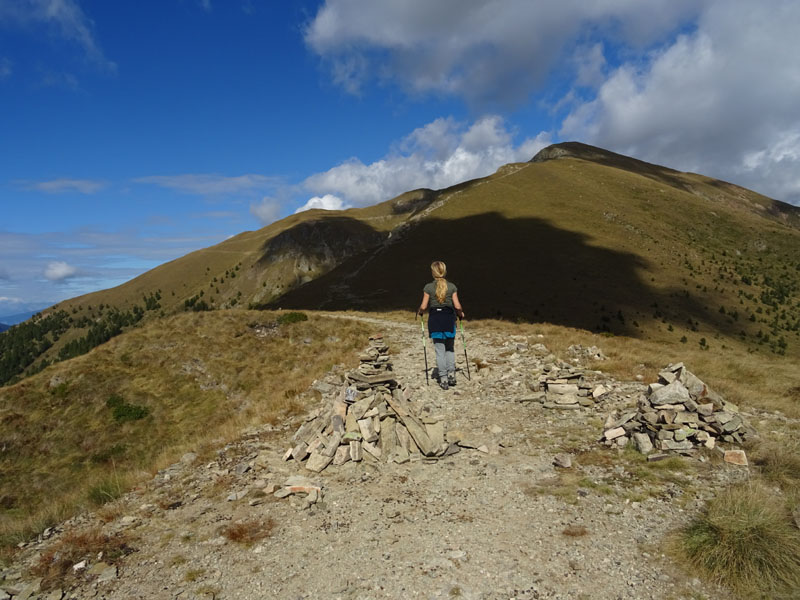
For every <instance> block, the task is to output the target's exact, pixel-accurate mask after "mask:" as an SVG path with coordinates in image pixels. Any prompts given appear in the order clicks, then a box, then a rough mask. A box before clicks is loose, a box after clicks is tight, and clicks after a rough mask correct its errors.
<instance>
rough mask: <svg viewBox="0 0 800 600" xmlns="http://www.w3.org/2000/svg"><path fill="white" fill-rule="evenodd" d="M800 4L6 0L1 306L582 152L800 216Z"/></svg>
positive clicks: (771, 0) (2, 23)
mask: <svg viewBox="0 0 800 600" xmlns="http://www.w3.org/2000/svg"><path fill="white" fill-rule="evenodd" d="M798 30H800V3H797V2H792V1H788V0H787V1H782V0H768V1H764V2H759V3H754V2H749V1H745V0H741V1H739V0H691V1H690V0H669V1H667V0H651V1H649V2H646V3H643V2H640V1H639V0H597V1H596V2H590V3H589V2H583V1H579V0H562V1H560V2H558V3H553V2H545V1H535V0H485V1H477V0H439V1H437V2H430V1H429V0H427V1H423V0H402V1H401V0H387V1H385V2H375V1H374V0H327V1H323V2H321V1H313V2H312V1H292V2H274V1H267V0H228V1H225V2H223V1H222V0H158V1H155V0H152V1H148V0H138V1H137V2H130V1H129V2H125V1H122V0H120V1H115V2H108V1H105V0H0V157H1V158H0V207H1V208H0V218H1V219H2V220H0V315H3V314H11V313H14V312H21V311H22V310H25V309H26V308H27V307H34V308H38V307H42V306H45V305H47V304H50V303H52V302H55V301H58V300H61V299H64V298H67V297H71V296H75V295H78V294H82V293H86V292H89V291H93V290H96V289H101V288H105V287H110V286H113V285H117V284H119V283H122V282H124V281H126V280H127V279H129V278H131V277H133V276H135V275H137V274H139V273H141V272H143V271H145V270H147V269H150V268H152V267H154V266H156V265H158V264H160V263H162V262H164V261H167V260H171V259H173V258H176V257H178V256H181V255H183V254H186V253H187V252H190V251H191V250H194V249H197V248H201V247H205V246H209V245H212V244H214V243H217V242H219V241H222V240H224V239H225V238H226V237H228V236H230V235H233V234H236V233H239V232H241V231H244V230H251V229H257V228H259V227H262V226H264V225H265V224H268V223H270V222H272V221H274V220H276V219H279V218H281V217H284V216H286V215H288V214H291V213H293V212H295V211H297V210H299V209H302V208H304V207H322V208H339V207H349V206H365V205H369V204H373V203H376V202H381V201H383V200H386V199H388V198H391V197H393V196H394V195H397V194H399V193H401V192H403V191H405V190H408V189H413V188H415V187H422V186H425V187H432V188H438V187H445V186H447V185H451V184H453V183H457V182H458V181H463V180H465V179H469V178H472V177H478V176H482V175H487V174H489V173H491V172H493V171H494V170H495V169H496V168H497V167H498V166H500V165H502V164H505V163H507V162H512V161H520V160H529V159H530V158H531V157H532V156H533V154H535V153H536V151H538V150H539V149H541V148H542V147H544V146H545V145H547V144H549V143H552V142H558V141H565V140H579V141H584V142H587V143H592V144H596V145H599V146H603V147H606V148H609V149H612V150H615V151H618V152H623V153H626V154H632V155H635V156H637V157H639V158H643V159H645V160H650V161H653V162H658V163H661V164H666V165H668V166H671V167H674V168H678V169H683V170H692V171H698V172H702V173H704V174H707V175H711V176H715V177H719V178H722V179H726V180H729V181H733V182H736V183H740V184H742V185H745V186H747V187H750V188H753V189H755V190H757V191H760V192H762V193H765V194H767V195H770V196H772V197H775V198H778V199H782V200H785V201H789V202H792V203H795V204H798V203H800V168H799V167H800V102H798V101H797V98H800V61H798V60H797V58H796V57H797V56H800V44H798V42H797V41H795V38H796V37H797V36H796V32H797V31H798Z"/></svg>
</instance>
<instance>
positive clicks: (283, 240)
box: [258, 216, 386, 266]
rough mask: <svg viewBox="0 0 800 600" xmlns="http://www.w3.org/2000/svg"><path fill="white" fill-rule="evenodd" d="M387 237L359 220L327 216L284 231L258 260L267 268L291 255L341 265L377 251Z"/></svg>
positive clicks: (268, 243)
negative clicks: (365, 253)
mask: <svg viewBox="0 0 800 600" xmlns="http://www.w3.org/2000/svg"><path fill="white" fill-rule="evenodd" d="M385 238H386V234H385V233H381V232H378V231H375V229H373V228H372V227H370V226H369V225H368V224H366V223H364V222H363V221H359V220H358V219H353V218H350V217H341V216H330V217H329V216H323V217H320V218H317V219H314V220H313V221H306V222H302V223H299V224H297V225H295V226H294V227H291V228H290V229H287V230H286V231H282V232H281V233H279V234H278V235H276V236H275V237H274V238H272V239H270V240H267V241H266V242H265V243H264V245H263V246H262V248H261V251H262V255H261V257H260V258H259V260H258V263H259V264H260V265H262V266H263V265H264V264H266V263H268V262H270V261H272V260H276V259H278V258H281V257H283V256H285V255H286V254H290V255H293V256H297V257H300V256H303V257H306V258H309V259H314V260H315V261H316V262H320V263H328V264H339V263H340V262H342V261H343V260H344V259H346V258H348V257H350V256H353V255H356V254H359V253H361V252H364V251H365V250H367V249H369V248H374V247H375V246H376V245H378V244H380V243H381V242H382V241H383V240H384V239H385Z"/></svg>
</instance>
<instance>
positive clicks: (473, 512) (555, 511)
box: [65, 319, 723, 600]
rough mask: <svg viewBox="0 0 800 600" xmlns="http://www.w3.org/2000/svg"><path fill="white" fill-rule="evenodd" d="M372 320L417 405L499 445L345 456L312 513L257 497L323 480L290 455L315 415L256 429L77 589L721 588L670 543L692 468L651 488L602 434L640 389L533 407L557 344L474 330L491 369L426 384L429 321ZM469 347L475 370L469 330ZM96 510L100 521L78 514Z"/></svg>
mask: <svg viewBox="0 0 800 600" xmlns="http://www.w3.org/2000/svg"><path fill="white" fill-rule="evenodd" d="M367 320H368V321H369V322H372V323H374V324H375V326H376V330H379V331H381V332H382V333H383V334H384V337H385V340H386V343H387V344H388V345H389V346H390V351H391V354H392V360H393V364H394V370H395V372H396V374H397V377H398V379H399V380H401V381H402V382H405V383H407V384H408V386H409V387H410V388H411V389H412V391H413V395H412V399H413V401H414V402H419V403H422V405H423V406H424V407H425V410H429V411H430V412H431V413H432V414H441V415H444V417H445V424H446V427H447V429H448V430H459V431H460V432H462V434H463V436H464V437H468V438H469V439H471V440H475V441H476V442H480V443H481V444H485V445H486V447H487V449H488V450H489V453H483V452H479V451H477V450H468V449H464V450H462V451H461V452H460V453H458V454H455V455H453V456H449V457H447V458H444V459H440V460H438V461H431V462H427V461H418V462H411V463H406V464H403V465H398V464H376V463H374V462H368V461H363V462H361V463H353V462H350V463H347V464H345V465H343V466H340V467H333V466H331V467H329V468H328V469H326V470H325V471H324V472H322V473H321V474H319V475H316V476H313V479H316V480H318V481H319V482H320V483H321V484H322V486H323V493H324V498H323V501H322V502H321V503H318V504H316V505H312V506H311V507H310V508H308V509H305V510H304V509H302V506H301V504H302V502H301V500H300V499H299V498H296V497H290V498H288V499H283V500H278V499H275V498H273V497H272V496H271V495H266V496H264V494H263V493H262V494H260V495H259V494H258V493H257V490H258V489H263V487H264V485H265V484H267V485H268V484H269V483H277V484H279V485H280V484H281V483H282V482H283V481H284V480H285V479H286V477H288V476H289V475H293V474H303V475H310V474H309V473H308V472H307V471H305V470H303V469H302V468H301V467H300V466H298V465H297V464H296V463H294V462H283V461H282V459H281V455H282V453H283V451H284V450H285V449H286V447H287V446H288V445H289V444H290V439H291V435H292V433H293V432H294V431H295V429H296V428H297V426H298V424H299V421H296V422H293V423H290V424H287V425H285V426H283V427H281V428H271V427H263V428H260V429H259V430H256V431H251V432H247V434H246V435H243V437H242V438H241V439H240V440H238V441H237V442H235V443H233V444H229V445H228V446H226V447H225V448H224V449H220V451H219V452H218V455H217V457H216V459H215V460H214V461H212V462H210V463H208V464H188V463H190V462H191V461H190V460H188V459H187V460H186V463H187V464H183V463H178V464H176V465H173V466H172V467H170V468H169V469H167V470H165V471H162V472H161V473H159V474H158V475H157V476H156V478H155V479H154V480H153V482H152V483H151V484H150V485H149V486H147V489H143V490H139V491H137V492H134V493H131V494H129V495H128V496H127V497H126V498H125V499H124V500H123V501H122V502H121V503H120V506H122V507H124V508H123V509H121V510H122V511H123V512H122V514H120V515H119V516H118V518H117V519H115V520H114V521H112V522H111V523H107V524H103V525H102V527H103V528H104V531H106V532H109V533H111V532H117V531H121V532H124V533H125V535H126V536H129V537H131V538H132V539H134V540H136V541H134V542H133V544H132V545H133V546H134V547H135V548H136V550H137V551H136V552H134V553H132V554H130V555H129V556H127V557H125V558H124V559H123V561H122V563H121V564H120V567H119V573H118V576H117V577H116V578H113V579H111V580H110V581H108V582H100V583H98V582H97V581H92V582H89V581H87V582H84V583H82V584H81V587H79V588H78V589H77V590H74V591H71V592H69V593H68V595H67V596H65V597H68V598H91V597H97V598H108V599H115V600H116V599H119V600H122V599H126V600H129V599H133V598H143V599H144V598H147V599H148V600H151V599H160V598H165V599H167V598H169V599H174V598H179V599H181V600H184V599H187V598H206V599H208V598H216V599H231V600H233V599H253V598H341V599H363V600H367V599H380V598H475V599H501V598H502V599H506V598H517V599H534V598H553V599H556V598H562V599H568V598H569V599H578V598H586V599H588V598H592V599H605V598H608V599H618V598H626V599H627V598H630V599H639V598H654V599H655V598H658V599H664V598H675V599H677V598H696V597H698V596H699V595H701V594H702V595H703V597H705V598H721V597H723V595H721V594H719V592H717V591H714V590H712V589H709V588H706V587H704V586H702V585H701V584H700V582H699V581H697V580H694V581H690V580H688V579H686V578H685V577H684V576H682V575H680V574H679V573H678V572H677V571H676V570H675V569H674V568H673V567H672V566H671V564H670V562H669V561H668V559H666V558H665V557H664V555H663V553H662V545H663V537H664V535H665V534H666V533H667V532H668V531H669V530H670V529H672V528H674V527H676V526H678V525H680V524H682V523H684V522H685V521H686V520H687V518H688V515H689V514H691V511H693V510H695V509H696V508H697V506H698V505H699V503H700V501H701V500H700V499H699V498H696V497H695V496H694V495H691V494H689V495H687V494H688V492H687V491H686V490H687V486H688V485H690V483H689V482H688V481H682V480H681V478H682V477H685V478H687V479H688V478H690V477H691V476H690V475H682V474H681V473H680V472H678V473H674V474H673V475H672V478H671V480H670V481H666V482H665V481H659V482H656V483H652V482H651V483H647V484H642V485H650V486H653V485H655V486H656V488H655V489H652V488H650V489H645V488H642V487H640V486H639V483H637V482H635V481H633V478H632V476H631V474H630V473H628V472H627V471H626V467H625V466H623V465H622V464H621V461H617V460H616V456H617V453H616V451H611V450H606V449H603V448H600V447H599V446H598V445H597V444H596V442H595V440H596V438H597V436H598V435H599V433H600V432H601V427H602V421H603V419H604V417H605V413H606V412H609V411H611V410H612V409H615V408H616V409H618V408H621V407H623V406H633V405H635V402H636V397H637V390H640V389H641V388H642V385H641V384H638V383H626V382H617V381H614V380H612V379H610V378H608V381H607V382H606V383H607V385H608V386H609V387H611V389H612V394H611V398H610V399H609V400H608V401H607V402H606V404H604V405H603V407H602V409H597V408H595V409H581V410H571V411H553V410H547V409H545V408H543V406H542V405H541V404H539V403H531V402H521V401H520V400H523V399H525V398H526V396H530V395H531V392H530V391H529V390H528V388H527V387H526V375H528V374H529V373H530V372H531V371H532V370H533V369H536V368H539V367H540V366H541V365H542V364H543V363H544V362H546V361H548V360H553V357H547V356H544V353H543V352H541V351H539V352H537V351H536V350H534V349H533V345H534V344H536V343H537V342H540V343H544V344H545V345H546V344H547V339H531V340H527V339H524V338H513V337H512V338H508V337H501V336H499V335H498V336H480V337H476V336H470V335H469V334H468V340H467V343H468V349H469V353H470V358H471V359H472V358H475V359H481V361H482V362H483V363H484V364H486V365H487V366H486V367H485V368H482V369H481V370H480V372H477V373H476V372H475V371H474V369H473V373H472V380H471V381H468V380H467V379H466V376H465V373H464V372H462V371H460V370H459V372H458V384H457V386H456V387H455V388H451V390H449V391H447V392H445V391H442V390H440V389H439V388H438V387H436V386H435V385H434V384H433V382H432V383H431V385H430V386H426V383H425V376H424V371H423V367H422V365H423V362H422V349H421V341H420V332H419V328H418V326H415V325H412V324H397V323H392V322H388V321H383V320H381V319H367ZM467 329H468V331H469V328H467ZM457 349H458V352H457V365H458V367H459V369H461V368H463V367H464V356H463V350H461V343H460V340H459V342H458V346H457ZM428 357H429V361H433V352H432V349H431V348H430V347H429V350H428ZM331 377H333V376H331ZM564 449H568V450H570V451H571V452H572V457H573V466H572V467H571V468H569V469H559V468H556V467H554V466H553V459H554V456H555V455H556V454H557V453H560V452H563V451H564ZM582 450H585V451H590V452H588V453H587V454H582ZM591 451H594V452H591ZM603 453H605V455H607V460H602V457H603V456H605V455H604V454H603ZM589 456H592V457H594V458H595V460H591V461H590V460H588V457H589ZM597 456H600V457H601V460H597ZM584 463H586V464H584ZM598 463H600V464H598ZM626 464H627V463H626ZM245 490H247V491H248V493H247V495H244V497H242V498H240V499H235V500H228V499H227V498H230V497H231V496H230V495H231V494H234V495H235V494H236V492H242V491H245ZM260 496H261V497H260ZM253 504H254V505H253ZM267 519H271V520H272V521H273V522H274V524H275V525H274V529H273V531H272V534H271V535H270V536H269V537H266V538H265V539H263V540H260V541H258V542H256V543H255V544H253V545H251V546H246V545H243V544H238V543H235V542H232V541H230V540H228V539H227V538H226V537H224V536H223V535H221V532H222V531H223V530H224V528H226V527H228V526H230V525H231V524H233V523H237V522H253V521H258V520H262V521H264V520H267ZM92 522H97V518H96V516H94V515H87V516H83V517H81V518H80V519H77V520H76V521H75V522H74V523H73V524H72V525H75V524H81V525H86V524H89V523H92ZM569 534H572V535H569Z"/></svg>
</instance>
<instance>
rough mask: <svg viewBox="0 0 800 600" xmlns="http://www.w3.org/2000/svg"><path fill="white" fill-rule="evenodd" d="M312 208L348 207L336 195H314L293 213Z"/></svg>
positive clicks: (331, 208)
mask: <svg viewBox="0 0 800 600" xmlns="http://www.w3.org/2000/svg"><path fill="white" fill-rule="evenodd" d="M312 208H321V209H323V210H342V209H345V208H349V207H348V206H347V205H346V204H345V203H344V201H343V200H342V199H341V198H339V197H338V196H334V195H333V194H325V195H324V196H314V197H313V198H310V199H309V200H308V202H306V203H305V204H303V206H301V207H300V208H298V209H297V210H296V211H294V213H295V214H297V213H299V212H303V211H305V210H311V209H312Z"/></svg>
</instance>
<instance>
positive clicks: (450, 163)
mask: <svg viewBox="0 0 800 600" xmlns="http://www.w3.org/2000/svg"><path fill="white" fill-rule="evenodd" d="M549 143H550V140H549V137H548V135H547V134H544V133H543V134H540V135H539V136H537V137H535V138H527V139H525V140H523V141H522V142H521V143H520V144H518V145H514V142H513V134H512V132H511V131H509V129H508V128H507V126H506V124H505V121H504V120H503V119H502V118H500V117H498V116H496V115H490V116H486V117H483V118H481V119H479V120H478V121H476V122H475V123H472V124H471V125H470V124H467V123H461V122H458V121H456V120H454V119H452V118H446V119H445V118H441V119H436V120H435V121H433V122H431V123H428V124H427V125H425V126H423V127H420V128H418V129H416V130H414V131H413V132H412V133H410V134H409V135H408V136H406V137H405V138H404V139H403V140H401V141H400V142H399V143H398V144H397V145H396V147H395V148H394V149H393V150H392V151H391V152H390V153H389V154H388V155H387V156H386V157H384V158H382V159H381V160H378V161H375V162H373V163H370V164H364V163H363V162H361V161H360V160H358V159H356V158H353V159H350V160H348V161H346V162H344V163H342V164H340V165H337V166H335V167H333V168H332V169H329V170H327V171H325V172H323V173H316V174H314V175H312V176H310V177H308V178H307V179H306V180H305V182H304V183H303V186H304V187H305V188H306V189H308V190H310V191H311V192H313V193H314V194H315V197H314V198H311V199H310V200H309V201H308V202H307V203H306V205H304V207H303V209H305V208H328V207H335V208H342V207H347V206H367V205H370V204H375V203H377V202H382V201H384V200H388V199H390V198H393V197H394V196H397V195H399V194H401V193H403V192H406V191H408V190H412V189H417V188H422V187H427V188H432V189H441V188H445V187H448V186H451V185H454V184H456V183H460V182H462V181H465V180H468V179H474V178H476V177H483V176H486V175H490V174H491V173H493V172H494V171H496V170H497V168H498V167H500V166H501V165H504V164H506V163H510V162H520V161H528V160H530V159H531V158H532V157H533V155H534V154H536V152H538V151H539V150H540V149H541V148H543V147H545V146H546V145H548V144H549ZM312 202H313V203H314V205H313V206H311V205H310V204H311V203H312ZM339 202H340V203H341V205H339V204H337V203H339Z"/></svg>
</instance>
